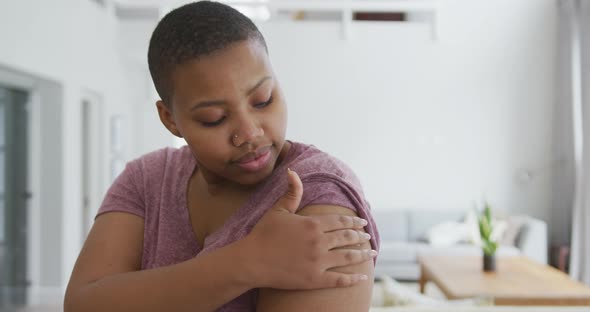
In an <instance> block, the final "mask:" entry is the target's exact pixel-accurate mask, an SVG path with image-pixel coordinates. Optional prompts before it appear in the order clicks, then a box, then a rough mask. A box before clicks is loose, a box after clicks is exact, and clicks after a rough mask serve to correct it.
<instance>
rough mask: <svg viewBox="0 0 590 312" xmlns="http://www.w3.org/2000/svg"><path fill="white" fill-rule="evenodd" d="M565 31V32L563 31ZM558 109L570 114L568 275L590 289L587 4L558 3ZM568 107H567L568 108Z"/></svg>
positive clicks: (584, 0)
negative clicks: (571, 175)
mask: <svg viewBox="0 0 590 312" xmlns="http://www.w3.org/2000/svg"><path fill="white" fill-rule="evenodd" d="M564 30H565V31H564ZM559 34H560V36H563V37H562V38H559V39H560V41H561V44H560V49H562V51H561V53H560V54H559V55H560V56H562V57H561V61H560V66H562V68H561V69H560V70H559V73H560V74H562V75H563V74H565V75H567V76H566V77H564V76H562V77H558V78H559V79H558V81H559V82H558V83H559V88H560V89H561V90H559V91H558V94H559V95H560V97H559V99H558V105H559V106H564V107H566V108H565V109H566V110H568V111H571V114H572V116H571V117H572V119H571V120H572V123H571V125H570V126H571V128H570V129H571V130H573V131H572V132H571V133H573V143H574V144H573V155H574V159H575V196H574V203H573V206H574V207H573V214H572V241H571V258H570V275H571V276H572V277H573V278H574V279H577V280H580V281H582V282H584V283H586V284H589V285H590V1H589V0H562V1H560V32H559ZM567 106H569V107H567Z"/></svg>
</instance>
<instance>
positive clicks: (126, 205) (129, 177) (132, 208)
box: [96, 160, 145, 218]
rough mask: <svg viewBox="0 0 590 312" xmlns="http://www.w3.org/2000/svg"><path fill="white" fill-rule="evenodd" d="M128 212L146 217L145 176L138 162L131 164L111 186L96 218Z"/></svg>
mask: <svg viewBox="0 0 590 312" xmlns="http://www.w3.org/2000/svg"><path fill="white" fill-rule="evenodd" d="M113 211H118V212H127V213H131V214H134V215H137V216H139V217H142V218H144V217H145V201H144V192H143V174H142V171H141V167H140V163H139V161H138V160H135V161H132V162H129V163H128V164H127V165H126V166H125V170H123V172H122V173H121V174H120V175H119V176H118V177H117V178H116V179H115V182H113V184H112V185H111V187H110V188H109V190H108V191H107V194H106V195H105V198H104V200H103V202H102V205H101V206H100V208H99V209H98V213H97V214H96V217H98V216H99V215H101V214H103V213H107V212H113Z"/></svg>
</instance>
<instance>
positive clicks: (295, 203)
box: [276, 169, 303, 213]
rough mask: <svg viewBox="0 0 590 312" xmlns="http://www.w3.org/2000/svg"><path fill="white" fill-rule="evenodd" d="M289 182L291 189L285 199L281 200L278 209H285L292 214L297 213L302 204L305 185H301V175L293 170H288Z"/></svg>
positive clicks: (284, 196) (289, 188) (288, 189)
mask: <svg viewBox="0 0 590 312" xmlns="http://www.w3.org/2000/svg"><path fill="white" fill-rule="evenodd" d="M287 180H288V183H289V187H288V188H287V192H286V193H285V194H284V195H283V197H281V198H280V199H279V201H278V206H277V207H276V208H279V209H285V210H287V211H289V212H291V213H295V212H296V211H297V208H298V207H299V203H300V202H301V196H302V195H303V184H302V183H301V179H300V178H299V175H298V174H297V173H296V172H295V171H292V170H291V169H287Z"/></svg>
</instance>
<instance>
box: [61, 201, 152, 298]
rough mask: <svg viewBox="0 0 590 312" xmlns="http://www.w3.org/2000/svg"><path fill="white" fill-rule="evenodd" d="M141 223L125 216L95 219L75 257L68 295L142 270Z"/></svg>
mask: <svg viewBox="0 0 590 312" xmlns="http://www.w3.org/2000/svg"><path fill="white" fill-rule="evenodd" d="M143 227H144V219H143V218H141V217H139V216H136V215H133V214H130V213H125V212H108V213H104V214H102V215H100V216H98V217H97V218H96V221H95V222H94V225H93V226H92V229H91V230H90V233H89V234H88V238H87V239H86V242H85V243H84V246H83V247H82V251H81V252H80V255H79V256H78V260H77V261H76V265H75V266H74V270H73V272H72V276H71V278H70V281H69V284H68V290H67V292H70V291H72V290H75V289H76V288H79V287H82V286H84V285H86V284H89V283H92V282H94V281H97V280H99V279H101V278H104V277H106V276H109V275H113V274H118V273H124V272H130V271H137V270H140V269H141V257H142V252H143Z"/></svg>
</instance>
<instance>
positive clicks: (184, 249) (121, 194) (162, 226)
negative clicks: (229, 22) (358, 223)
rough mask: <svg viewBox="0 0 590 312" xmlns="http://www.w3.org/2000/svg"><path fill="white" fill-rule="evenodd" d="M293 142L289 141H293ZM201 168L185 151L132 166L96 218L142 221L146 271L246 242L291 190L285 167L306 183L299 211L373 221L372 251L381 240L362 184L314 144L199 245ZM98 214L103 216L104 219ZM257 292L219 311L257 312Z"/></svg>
mask: <svg viewBox="0 0 590 312" xmlns="http://www.w3.org/2000/svg"><path fill="white" fill-rule="evenodd" d="M289 142H291V141H289ZM196 166H197V163H196V161H195V159H194V157H193V155H192V154H191V152H190V150H189V148H188V147H187V146H184V147H181V148H179V149H175V148H164V149H161V150H158V151H155V152H152V153H149V154H146V155H144V156H142V157H140V158H138V159H136V160H133V161H131V162H129V163H128V164H127V166H126V168H125V170H124V171H123V173H121V175H120V176H119V177H118V178H117V179H116V180H115V182H114V183H113V185H112V186H111V187H110V189H109V191H108V192H107V194H106V197H105V199H104V201H103V203H102V206H101V207H100V209H99V211H98V215H100V214H103V213H106V212H111V211H122V212H128V213H132V214H134V215H137V216H140V217H142V218H144V224H145V228H144V240H143V257H142V265H141V267H142V269H151V268H156V267H161V266H167V265H172V264H176V263H180V262H183V261H186V260H189V259H191V258H193V257H198V256H200V255H203V254H206V253H208V252H211V251H213V250H215V249H217V248H220V247H223V246H225V245H228V244H230V243H232V242H234V241H237V240H239V239H241V238H243V237H244V236H246V235H247V234H248V233H249V232H250V231H251V230H252V228H253V227H254V225H256V223H257V222H258V220H260V218H261V217H262V215H263V214H264V213H265V212H266V211H267V210H268V209H269V208H271V207H272V206H273V205H274V203H275V202H276V201H277V200H278V199H279V198H280V197H281V196H282V195H283V194H284V193H285V191H286V190H287V176H286V175H287V168H290V169H291V170H293V171H295V172H297V173H298V174H299V177H300V178H301V182H302V183H303V197H302V200H301V204H300V206H299V209H301V208H303V207H305V206H308V205H311V204H329V205H339V206H342V207H346V208H350V209H352V210H354V211H356V212H357V214H358V215H359V216H360V217H362V218H364V219H366V220H367V221H368V225H367V226H366V227H365V230H366V231H367V232H368V233H369V234H371V236H372V239H371V245H372V247H373V249H378V246H379V235H378V233H377V228H376V226H375V222H374V221H373V218H372V217H371V215H370V208H369V205H368V203H367V201H366V200H365V198H364V195H363V192H362V188H361V185H360V183H359V181H358V179H357V177H356V176H355V174H354V173H353V172H352V170H350V168H349V167H348V166H347V165H346V164H344V163H343V162H341V161H340V160H338V159H336V158H334V157H332V156H330V155H328V154H326V153H324V152H322V151H320V150H319V149H317V148H316V147H315V146H313V145H305V144H302V143H297V142H291V148H290V149H289V151H288V153H287V155H286V156H285V158H284V160H283V161H282V162H281V163H280V164H279V165H278V166H277V167H276V168H275V170H274V171H273V173H272V174H271V175H270V176H269V177H268V178H267V179H265V180H264V181H263V182H262V183H260V184H259V185H258V186H257V187H256V189H255V191H254V192H253V194H252V195H251V196H250V198H249V199H248V200H247V201H246V203H245V204H244V205H243V206H242V207H239V208H238V209H237V210H236V211H235V213H234V214H233V215H231V216H230V217H229V218H228V220H226V222H225V224H224V225H223V226H222V227H221V228H220V229H218V230H217V231H215V232H213V233H212V234H210V235H209V236H207V237H206V238H205V241H204V246H203V247H201V246H199V244H198V242H197V240H196V237H195V234H194V232H193V228H192V225H191V220H190V218H189V213H188V209H187V202H186V198H187V194H186V192H187V189H188V182H189V178H190V176H191V174H192V172H193V171H194V170H195V169H196V170H198V168H196ZM98 215H97V216H98ZM257 293H258V292H257V290H256V289H252V290H250V291H247V292H245V293H244V294H242V295H241V296H239V297H237V298H235V299H234V300H232V301H230V302H228V303H226V304H225V305H223V306H222V307H221V308H219V309H218V311H255V310H256V298H257Z"/></svg>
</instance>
